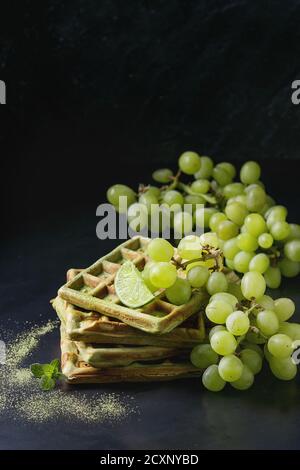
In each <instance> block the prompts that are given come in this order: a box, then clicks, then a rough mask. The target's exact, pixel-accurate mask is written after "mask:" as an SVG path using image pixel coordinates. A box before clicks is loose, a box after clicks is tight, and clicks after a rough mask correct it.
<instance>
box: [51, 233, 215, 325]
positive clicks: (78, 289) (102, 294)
mask: <svg viewBox="0 0 300 470" xmlns="http://www.w3.org/2000/svg"><path fill="white" fill-rule="evenodd" d="M149 243H150V239H148V238H143V237H135V238H132V239H131V240H128V241H126V242H124V243H122V244H121V245H119V246H118V247H117V248H115V249H114V250H113V251H111V252H110V253H109V254H108V255H106V256H103V257H102V258H100V259H99V260H98V261H96V262H95V263H94V264H92V265H91V266H90V267H89V268H87V269H85V270H83V271H81V272H79V273H78V274H77V275H76V276H75V277H74V278H73V279H71V280H70V281H68V282H67V284H65V285H64V286H63V287H61V288H60V289H59V291H58V294H59V296H60V297H62V298H63V299H65V300H67V301H68V302H70V303H71V304H73V305H76V306H78V307H82V308H84V309H86V310H92V311H96V312H99V313H102V314H104V315H107V316H109V317H113V318H117V319H118V320H121V321H122V322H124V323H126V324H127V325H130V326H133V327H135V328H138V329H140V330H143V331H146V332H148V333H157V334H162V333H167V332H169V331H172V330H173V329H174V328H175V327H176V326H178V325H180V324H181V323H182V322H183V321H184V320H186V319H187V318H188V317H190V316H191V315H193V314H194V313H196V312H197V311H199V309H200V307H201V305H202V303H203V302H204V300H205V297H206V294H205V293H204V292H194V293H193V295H192V297H191V299H190V301H189V302H188V303H186V304H184V305H181V306H179V307H178V306H176V305H174V304H171V303H170V302H168V301H167V300H166V298H165V296H164V293H163V292H162V293H161V294H160V295H159V297H156V298H155V299H154V300H153V301H152V302H150V303H149V304H147V305H144V306H143V307H141V308H139V309H131V308H128V307H126V306H124V305H123V304H122V303H121V302H120V300H119V298H118V297H117V295H116V293H115V289H114V279H115V275H116V272H117V271H118V269H119V268H120V266H121V265H122V264H123V263H124V262H125V261H127V260H130V261H132V262H133V263H134V264H135V265H136V266H137V267H138V268H139V269H142V268H143V267H144V265H145V263H146V261H147V255H146V250H147V246H148V244H149Z"/></svg>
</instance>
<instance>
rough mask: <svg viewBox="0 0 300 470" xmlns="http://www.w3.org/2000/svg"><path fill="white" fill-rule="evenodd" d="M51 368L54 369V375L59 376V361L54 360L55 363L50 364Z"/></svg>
mask: <svg viewBox="0 0 300 470" xmlns="http://www.w3.org/2000/svg"><path fill="white" fill-rule="evenodd" d="M50 366H51V367H52V368H53V374H57V373H58V372H59V369H60V362H59V359H53V361H51V362H50Z"/></svg>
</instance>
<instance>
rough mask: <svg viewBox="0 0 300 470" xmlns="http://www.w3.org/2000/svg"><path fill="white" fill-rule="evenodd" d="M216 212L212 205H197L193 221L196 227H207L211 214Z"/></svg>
mask: <svg viewBox="0 0 300 470" xmlns="http://www.w3.org/2000/svg"><path fill="white" fill-rule="evenodd" d="M216 212H218V211H217V209H215V208H214V207H199V208H197V209H196V212H195V214H194V222H195V223H196V225H197V226H198V227H208V226H209V221H210V218H211V216H212V215H213V214H216Z"/></svg>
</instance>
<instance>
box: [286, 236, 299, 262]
mask: <svg viewBox="0 0 300 470" xmlns="http://www.w3.org/2000/svg"><path fill="white" fill-rule="evenodd" d="M284 254H285V256H286V257H287V258H288V259H289V260H291V261H296V262H297V263H299V262H300V240H291V241H289V242H287V243H286V244H285V245H284Z"/></svg>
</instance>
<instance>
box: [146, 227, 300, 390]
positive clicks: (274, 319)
mask: <svg viewBox="0 0 300 470" xmlns="http://www.w3.org/2000/svg"><path fill="white" fill-rule="evenodd" d="M207 254H208V258H207V259H205V257H206V256H207ZM148 256H149V261H148V262H147V263H146V265H145V267H144V270H143V271H142V277H143V279H144V281H145V283H146V285H147V286H148V287H149V289H151V291H153V292H155V291H157V290H158V289H161V288H163V289H165V295H166V297H167V299H168V300H169V301H170V302H171V303H173V304H175V305H183V304H185V303H187V302H188V301H189V300H190V297H191V295H192V292H193V290H199V289H200V290H202V291H206V292H207V294H208V296H207V298H208V301H207V303H206V306H205V315H206V324H207V326H208V331H209V333H208V335H207V337H206V338H205V341H204V343H203V344H199V345H197V346H196V347H195V348H194V349H193V350H192V352H191V356H190V359H191V362H192V364H193V365H194V366H195V367H197V368H200V369H203V370H204V372H203V377H202V382H203V384H204V386H205V387H206V388H207V389H208V390H210V391H214V392H216V391H220V390H222V389H223V388H224V387H225V385H226V382H229V383H230V384H231V385H232V386H233V387H234V388H236V389H239V390H246V389H248V388H250V387H251V386H252V384H253V382H254V376H255V375H256V374H258V373H259V372H260V371H261V369H262V365H263V359H264V358H265V359H266V361H267V362H268V364H269V366H270V369H271V371H272V373H273V374H274V375H275V376H276V377H277V378H278V379H281V380H291V379H293V378H294V377H295V375H296V373H297V366H296V364H295V362H294V361H293V358H292V354H293V352H294V350H295V349H296V348H297V347H298V345H299V344H298V342H297V341H299V340H300V324H297V323H289V322H288V320H289V319H290V318H291V317H292V315H293V314H294V312H295V304H294V302H293V301H292V300H291V299H289V298H279V299H277V300H275V301H274V300H273V299H272V298H271V297H270V296H268V295H266V294H265V292H266V288H267V283H266V280H265V278H264V276H263V275H262V273H260V272H259V271H249V272H247V273H245V274H244V275H243V277H242V279H241V281H240V282H239V281H238V280H237V279H238V278H234V280H231V279H230V276H229V273H228V272H226V269H225V272H224V267H223V264H222V262H221V259H220V251H219V239H218V237H217V235H216V233H213V232H208V233H205V234H203V235H202V236H201V237H197V236H187V237H185V238H183V239H182V240H181V241H180V243H179V245H178V248H177V250H176V252H175V249H174V248H173V246H172V245H171V244H170V243H169V242H168V241H167V240H164V239H162V238H156V239H154V240H152V241H151V242H150V243H149V246H148ZM227 271H228V270H227Z"/></svg>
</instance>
